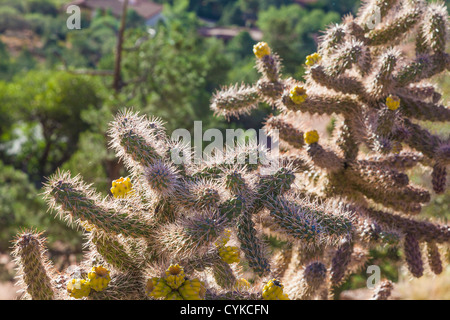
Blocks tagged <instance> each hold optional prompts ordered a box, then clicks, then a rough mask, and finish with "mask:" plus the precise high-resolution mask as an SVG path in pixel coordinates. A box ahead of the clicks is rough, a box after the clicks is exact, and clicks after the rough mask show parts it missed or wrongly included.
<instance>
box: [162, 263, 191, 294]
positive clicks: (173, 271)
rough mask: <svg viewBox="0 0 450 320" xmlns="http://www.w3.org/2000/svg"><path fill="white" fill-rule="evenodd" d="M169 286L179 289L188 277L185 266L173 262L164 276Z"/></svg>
mask: <svg viewBox="0 0 450 320" xmlns="http://www.w3.org/2000/svg"><path fill="white" fill-rule="evenodd" d="M164 279H165V280H166V282H167V284H168V285H169V287H171V288H172V289H175V290H176V289H178V288H179V287H180V286H181V285H182V284H183V282H184V280H185V279H186V277H185V274H184V269H183V267H181V266H179V265H178V264H175V265H173V264H171V265H170V267H169V268H168V269H167V270H166V275H165V277H164Z"/></svg>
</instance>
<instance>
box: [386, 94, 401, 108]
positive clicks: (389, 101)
mask: <svg viewBox="0 0 450 320" xmlns="http://www.w3.org/2000/svg"><path fill="white" fill-rule="evenodd" d="M386 106H387V107H388V109H389V110H392V111H395V110H397V109H398V108H399V107H400V98H399V97H397V96H393V95H390V96H389V97H387V98H386Z"/></svg>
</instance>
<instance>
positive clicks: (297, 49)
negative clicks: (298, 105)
mask: <svg viewBox="0 0 450 320" xmlns="http://www.w3.org/2000/svg"><path fill="white" fill-rule="evenodd" d="M339 18H340V16H339V14H337V13H335V12H329V13H325V12H323V11H322V10H318V9H316V10H312V11H308V10H306V9H304V8H302V7H300V6H299V5H296V4H293V5H290V6H282V7H280V8H279V9H277V8H275V7H270V8H269V9H268V10H266V11H263V12H261V13H260V14H259V18H258V22H257V25H258V27H259V28H260V29H261V30H262V31H263V33H264V41H266V42H267V43H268V44H269V45H270V46H271V47H272V48H273V50H274V52H276V53H277V54H278V55H280V56H281V57H283V65H284V72H285V73H287V74H288V75H294V74H297V73H298V72H299V71H300V70H301V68H300V65H301V63H299V62H302V61H303V60H304V57H306V56H307V55H308V54H310V53H311V52H314V51H315V48H316V42H315V40H316V38H317V36H318V35H319V34H318V32H317V30H320V29H323V28H324V27H325V26H327V25H329V24H331V23H332V22H337V21H339Z"/></svg>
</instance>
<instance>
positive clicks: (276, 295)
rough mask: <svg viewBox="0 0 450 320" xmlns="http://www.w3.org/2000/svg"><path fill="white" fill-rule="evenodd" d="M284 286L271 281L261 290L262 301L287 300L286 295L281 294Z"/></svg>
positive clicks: (276, 281)
mask: <svg viewBox="0 0 450 320" xmlns="http://www.w3.org/2000/svg"><path fill="white" fill-rule="evenodd" d="M283 289H284V286H283V285H282V284H281V282H280V281H278V280H276V279H272V280H270V281H269V282H267V284H266V285H265V286H264V288H263V292H262V296H263V299H264V300H289V297H288V296H287V294H285V293H283Z"/></svg>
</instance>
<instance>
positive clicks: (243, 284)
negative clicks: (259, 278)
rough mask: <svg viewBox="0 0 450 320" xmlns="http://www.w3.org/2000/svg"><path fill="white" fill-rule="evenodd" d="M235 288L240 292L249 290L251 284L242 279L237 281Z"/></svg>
mask: <svg viewBox="0 0 450 320" xmlns="http://www.w3.org/2000/svg"><path fill="white" fill-rule="evenodd" d="M234 288H235V289H236V290H239V291H243V290H248V289H250V288H251V284H250V282H248V281H247V280H246V279H244V278H240V279H237V280H236V283H235V284H234Z"/></svg>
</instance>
